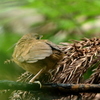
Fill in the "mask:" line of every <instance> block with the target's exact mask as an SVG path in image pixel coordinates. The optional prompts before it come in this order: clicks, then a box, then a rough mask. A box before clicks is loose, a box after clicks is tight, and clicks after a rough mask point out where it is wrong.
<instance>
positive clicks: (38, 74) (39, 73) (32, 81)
mask: <svg viewBox="0 0 100 100" xmlns="http://www.w3.org/2000/svg"><path fill="white" fill-rule="evenodd" d="M45 68H46V67H45ZM45 68H43V69H41V70H40V71H39V72H38V73H37V74H36V75H35V76H34V77H33V78H32V79H31V80H30V81H29V82H30V83H38V84H39V85H40V88H41V87H42V85H41V83H40V81H35V79H36V78H38V77H39V76H40V75H41V74H42V73H43V72H44V70H45Z"/></svg>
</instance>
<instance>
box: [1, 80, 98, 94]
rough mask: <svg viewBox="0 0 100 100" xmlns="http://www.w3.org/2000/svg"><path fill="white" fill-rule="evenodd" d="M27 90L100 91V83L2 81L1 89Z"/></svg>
mask: <svg viewBox="0 0 100 100" xmlns="http://www.w3.org/2000/svg"><path fill="white" fill-rule="evenodd" d="M4 89H12V90H25V91H48V90H49V91H53V92H55V91H59V92H65V93H66V92H67V93H82V92H84V93H100V84H57V83H47V84H42V87H41V88H40V85H39V84H38V83H21V82H14V81H8V80H1V81H0V90H4Z"/></svg>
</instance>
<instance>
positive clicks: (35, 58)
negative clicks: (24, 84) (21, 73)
mask: <svg viewBox="0 0 100 100" xmlns="http://www.w3.org/2000/svg"><path fill="white" fill-rule="evenodd" d="M12 57H13V61H14V62H15V63H17V64H18V65H19V66H21V67H22V68H23V69H25V70H27V71H29V72H31V73H33V74H34V75H35V76H34V77H33V78H32V79H31V80H30V82H34V80H35V79H36V78H38V77H39V76H40V75H41V74H42V73H45V72H48V70H49V69H53V68H55V67H54V66H55V65H56V64H57V62H58V61H59V60H61V59H62V57H63V53H62V51H61V50H60V49H59V47H58V46H57V45H55V44H53V43H52V42H50V41H47V40H41V39H40V36H39V35H38V34H35V33H29V34H25V35H24V36H23V37H22V38H21V39H20V40H19V41H18V42H17V43H16V46H15V48H14V52H13V55H12Z"/></svg>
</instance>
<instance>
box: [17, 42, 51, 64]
mask: <svg viewBox="0 0 100 100" xmlns="http://www.w3.org/2000/svg"><path fill="white" fill-rule="evenodd" d="M27 47H28V45H26V47H23V48H26V50H25V49H24V51H23V52H22V53H21V54H20V56H19V57H18V60H19V61H20V62H27V63H34V62H37V61H38V60H42V59H45V58H46V57H49V56H50V55H51V54H52V48H51V47H50V46H49V45H48V44H46V43H45V42H43V41H36V43H32V44H31V45H30V46H29V48H27Z"/></svg>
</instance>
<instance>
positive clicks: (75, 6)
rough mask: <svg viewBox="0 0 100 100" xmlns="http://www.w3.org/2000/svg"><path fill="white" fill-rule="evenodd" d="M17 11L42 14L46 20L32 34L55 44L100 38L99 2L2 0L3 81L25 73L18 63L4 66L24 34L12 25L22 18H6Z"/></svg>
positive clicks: (33, 27)
mask: <svg viewBox="0 0 100 100" xmlns="http://www.w3.org/2000/svg"><path fill="white" fill-rule="evenodd" d="M14 8H18V9H19V10H23V11H26V10H27V9H31V10H34V9H35V10H36V12H38V14H41V15H42V16H43V18H44V21H42V22H37V23H33V24H31V25H30V26H29V28H30V30H29V31H28V32H37V33H39V34H43V39H49V40H50V41H52V42H54V43H60V42H68V41H69V40H70V39H71V40H72V39H75V40H80V39H81V38H84V37H87V38H90V37H94V36H96V37H99V36H100V35H99V33H100V25H98V24H96V23H97V22H98V20H100V1H99V0H79V1H78V0H77V1H76V0H21V1H20V0H3V1H2V0H0V79H2V80H4V79H9V80H16V79H17V77H18V76H19V75H20V74H21V73H22V72H23V70H22V69H21V68H20V67H18V66H17V65H15V64H14V63H10V64H4V61H5V60H6V59H11V55H12V52H13V48H14V44H15V43H16V42H17V41H18V39H19V38H20V37H21V36H22V35H23V34H24V33H23V34H21V32H19V33H18V32H16V31H12V27H11V26H10V22H12V21H13V20H14V19H15V20H16V19H17V18H19V16H17V15H16V17H14V18H12V16H11V17H10V18H9V17H5V18H4V17H3V18H2V15H3V13H4V12H5V13H7V12H8V11H9V10H12V9H14ZM5 16H7V15H6V14H5ZM32 16H33V15H32ZM24 17H27V16H26V15H23V16H21V18H22V19H23V18H24ZM85 24H87V25H88V26H89V27H91V28H88V29H87V30H86V29H85V28H83V26H84V25H85ZM95 25H96V26H95ZM16 30H17V28H16ZM6 99H7V97H4V100H6ZM2 100H3V97H2Z"/></svg>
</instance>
